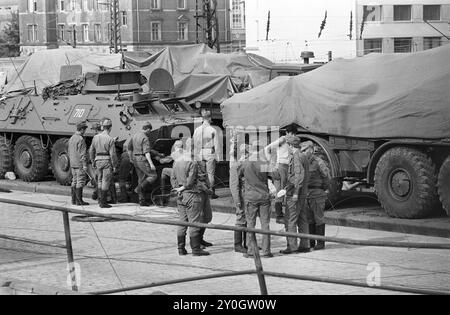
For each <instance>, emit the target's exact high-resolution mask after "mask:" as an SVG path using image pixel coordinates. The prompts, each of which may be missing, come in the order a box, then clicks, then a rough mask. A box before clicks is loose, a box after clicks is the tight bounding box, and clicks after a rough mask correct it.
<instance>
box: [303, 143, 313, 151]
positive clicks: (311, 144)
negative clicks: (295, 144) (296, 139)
mask: <svg viewBox="0 0 450 315" xmlns="http://www.w3.org/2000/svg"><path fill="white" fill-rule="evenodd" d="M308 149H313V150H314V143H313V142H312V141H306V142H303V143H302V147H301V150H302V152H305V151H307V150H308Z"/></svg>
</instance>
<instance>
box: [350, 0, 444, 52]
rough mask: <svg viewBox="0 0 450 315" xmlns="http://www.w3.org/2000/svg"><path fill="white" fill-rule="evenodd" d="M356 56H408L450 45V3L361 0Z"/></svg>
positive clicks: (357, 7) (359, 1)
mask: <svg viewBox="0 0 450 315" xmlns="http://www.w3.org/2000/svg"><path fill="white" fill-rule="evenodd" d="M356 36H357V41H356V46H357V47H356V49H357V55H358V56H363V55H366V54H369V53H377V52H378V53H380V52H383V53H407V52H415V51H422V50H426V49H431V48H434V47H438V46H441V45H445V44H449V43H450V0H375V1H374V0H358V1H357V2H356Z"/></svg>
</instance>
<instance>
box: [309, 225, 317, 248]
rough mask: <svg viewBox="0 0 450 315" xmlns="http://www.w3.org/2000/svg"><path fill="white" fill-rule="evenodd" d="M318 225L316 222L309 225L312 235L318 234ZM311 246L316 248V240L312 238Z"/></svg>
mask: <svg viewBox="0 0 450 315" xmlns="http://www.w3.org/2000/svg"><path fill="white" fill-rule="evenodd" d="M316 233H317V232H316V225H315V224H310V225H309V234H311V235H317V234H316ZM309 246H310V247H311V249H314V247H316V240H310V241H309Z"/></svg>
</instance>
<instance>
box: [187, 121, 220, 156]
mask: <svg viewBox="0 0 450 315" xmlns="http://www.w3.org/2000/svg"><path fill="white" fill-rule="evenodd" d="M193 140H194V148H195V151H196V153H197V154H198V156H201V158H202V159H203V160H208V159H211V158H213V157H216V154H217V152H218V149H219V138H218V136H217V132H216V129H214V128H213V127H212V126H211V124H210V123H209V122H207V121H204V122H203V124H202V125H201V126H200V127H198V128H197V129H195V132H194V137H193Z"/></svg>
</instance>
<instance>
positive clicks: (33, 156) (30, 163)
mask: <svg viewBox="0 0 450 315" xmlns="http://www.w3.org/2000/svg"><path fill="white" fill-rule="evenodd" d="M14 169H15V171H16V174H17V176H18V177H19V178H20V179H22V180H23V181H25V182H37V181H41V180H43V179H44V178H45V176H46V175H47V172H48V154H47V150H45V149H44V148H43V147H42V145H41V141H40V140H39V139H37V138H35V137H31V136H22V137H20V138H19V139H18V140H17V142H16V144H15V146H14Z"/></svg>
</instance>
